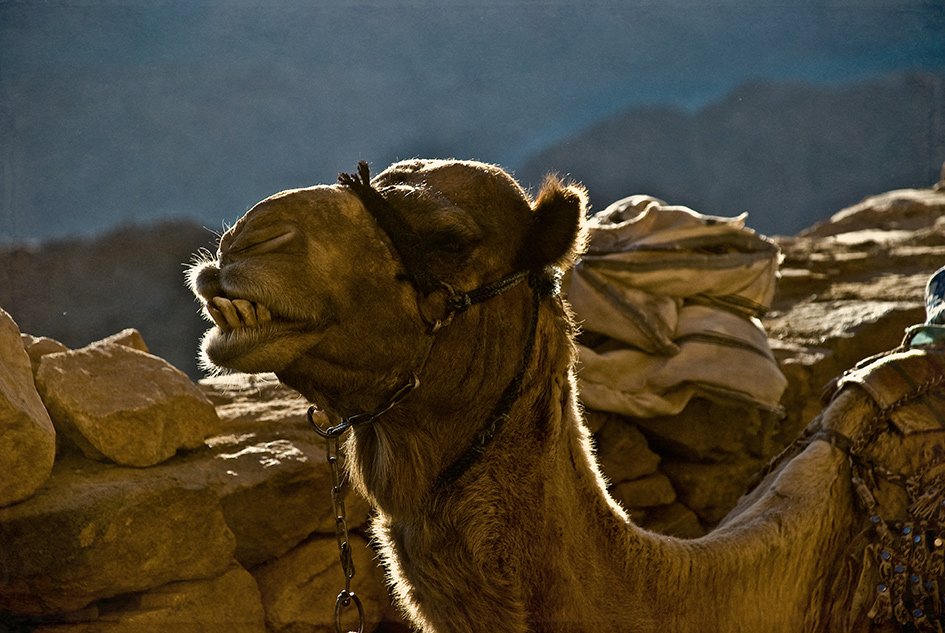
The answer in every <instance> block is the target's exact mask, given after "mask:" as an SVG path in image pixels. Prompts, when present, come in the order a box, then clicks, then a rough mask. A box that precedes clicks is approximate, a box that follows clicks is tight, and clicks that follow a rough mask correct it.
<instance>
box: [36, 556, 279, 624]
mask: <svg viewBox="0 0 945 633" xmlns="http://www.w3.org/2000/svg"><path fill="white" fill-rule="evenodd" d="M92 615H94V616H95V617H94V619H93V620H91V621H87V622H81V621H80V622H72V623H68V624H58V625H48V626H41V627H39V628H36V629H34V630H33V633H154V632H156V631H168V632H173V633H266V625H265V620H264V613H263V608H262V602H261V601H260V598H259V590H258V589H257V587H256V581H255V580H254V579H253V577H252V576H251V575H250V574H249V572H247V571H246V570H245V569H243V568H242V567H239V566H234V567H232V568H231V569H229V570H228V571H227V572H225V573H224V574H223V575H221V576H218V577H216V578H210V579H208V580H191V581H182V582H174V583H170V584H167V585H164V586H161V587H158V588H157V589H152V590H151V591H148V592H145V593H140V594H132V595H128V596H121V597H120V598H118V599H115V600H112V601H108V602H105V603H103V604H102V605H101V606H100V608H99V609H97V610H95V612H94V613H93V614H92Z"/></svg>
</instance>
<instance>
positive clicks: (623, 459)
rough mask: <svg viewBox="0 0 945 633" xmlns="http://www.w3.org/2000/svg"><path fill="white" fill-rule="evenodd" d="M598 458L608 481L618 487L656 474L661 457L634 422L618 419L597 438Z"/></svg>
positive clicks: (603, 429) (611, 422) (601, 430)
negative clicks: (621, 483) (629, 481)
mask: <svg viewBox="0 0 945 633" xmlns="http://www.w3.org/2000/svg"><path fill="white" fill-rule="evenodd" d="M595 440H596V442H595V443H596V446H597V458H598V460H599V461H600V465H601V468H602V469H603V471H604V475H605V476H606V477H607V479H608V481H610V482H611V483H614V484H617V483H620V482H622V481H627V480H630V479H637V478H639V477H643V476H645V475H651V474H653V473H655V472H656V467H657V466H658V465H659V463H660V457H659V455H657V454H656V453H654V452H653V451H651V450H650V448H649V446H648V445H647V443H646V438H645V437H643V434H642V433H640V431H639V430H638V429H637V428H636V427H635V426H634V425H633V424H632V423H630V422H628V421H627V420H625V419H623V418H620V417H618V416H614V417H611V418H609V419H608V421H607V423H606V424H604V426H603V427H602V428H601V429H600V431H599V432H598V433H597V434H596V435H595Z"/></svg>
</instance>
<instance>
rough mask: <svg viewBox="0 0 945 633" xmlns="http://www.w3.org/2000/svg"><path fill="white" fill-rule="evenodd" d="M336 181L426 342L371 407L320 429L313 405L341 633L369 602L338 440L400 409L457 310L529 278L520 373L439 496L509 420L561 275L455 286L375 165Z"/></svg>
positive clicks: (444, 477)
mask: <svg viewBox="0 0 945 633" xmlns="http://www.w3.org/2000/svg"><path fill="white" fill-rule="evenodd" d="M338 182H339V183H340V184H341V185H343V186H345V187H347V188H348V189H349V190H351V192H352V193H354V194H355V195H356V196H358V198H359V199H360V200H361V203H362V204H363V205H364V206H365V208H366V209H367V210H368V212H369V213H370V214H371V215H372V216H373V217H374V219H375V220H376V221H377V224H378V226H380V228H381V229H382V230H383V231H384V232H385V233H386V234H387V236H388V238H389V239H390V241H391V243H392V244H393V246H394V250H395V251H396V255H397V256H398V257H399V258H400V260H401V263H402V264H403V266H404V269H405V271H406V275H405V278H406V280H407V281H409V282H410V283H411V284H412V285H413V287H414V289H415V290H416V292H417V299H418V305H419V306H421V308H420V310H419V313H420V319H421V321H422V325H423V327H424V329H425V333H426V335H427V340H426V345H424V346H422V347H421V349H419V350H418V351H417V354H416V358H415V360H414V363H413V368H412V369H411V370H410V371H409V372H406V373H407V378H406V379H405V380H404V382H403V383H402V384H401V385H400V387H398V388H397V389H396V390H394V392H393V393H392V394H391V395H390V396H389V397H388V398H387V400H385V401H384V402H383V403H382V404H381V405H380V406H378V407H377V408H375V409H374V410H373V411H363V412H359V413H355V414H352V415H348V416H344V417H341V418H340V419H339V420H338V421H337V422H336V423H335V424H332V425H330V426H328V427H322V426H321V425H320V424H318V422H316V421H315V411H316V407H315V406H314V405H313V406H311V407H309V410H308V421H309V424H310V425H311V426H312V428H313V429H315V432H316V433H318V434H319V435H320V436H321V437H322V438H323V439H324V440H325V453H326V457H327V459H328V465H329V470H330V474H331V500H332V506H333V508H334V511H335V539H336V540H337V542H338V551H339V554H340V558H341V569H342V573H343V574H344V588H343V589H342V590H341V592H340V593H339V594H338V596H337V597H336V598H335V611H334V616H335V617H334V620H335V631H336V632H337V633H341V631H342V630H343V627H342V625H341V616H342V614H343V612H344V610H345V609H348V608H350V607H351V606H352V605H354V606H355V607H356V608H357V612H358V629H357V630H358V633H362V632H363V629H364V607H363V605H362V604H361V599H360V598H359V597H358V596H357V594H356V593H354V592H353V591H351V579H352V578H354V573H355V570H354V560H353V558H352V554H351V545H350V543H349V541H348V524H347V518H346V511H345V503H344V492H345V491H344V484H345V480H344V476H343V475H342V474H341V471H340V468H339V457H338V438H339V437H340V436H341V435H342V434H344V433H345V431H347V430H348V429H352V428H355V427H359V426H364V425H367V424H373V423H374V422H376V421H377V420H378V419H380V418H381V417H383V416H384V415H385V414H386V413H387V412H389V411H390V410H392V409H394V408H396V407H397V406H398V405H399V404H400V403H401V402H403V401H404V400H405V399H406V398H407V397H408V396H409V395H410V394H411V393H413V392H414V391H415V390H416V389H417V388H418V387H419V386H420V375H421V374H422V373H423V370H424V369H425V368H426V364H427V361H428V360H429V358H430V354H431V352H432V351H433V345H434V343H435V342H436V337H437V334H438V333H439V332H440V331H441V330H442V329H443V328H444V327H446V326H448V325H449V324H450V323H452V321H453V319H454V318H455V317H456V316H457V315H459V314H462V313H463V312H465V311H466V310H468V309H469V308H470V307H472V306H474V305H476V304H479V303H483V302H485V301H488V300H489V299H493V298H495V297H498V296H500V295H502V294H504V293H506V292H508V291H509V290H511V289H513V288H515V287H517V286H519V285H520V284H521V283H522V282H525V281H527V282H528V285H529V286H530V287H531V289H532V293H531V294H532V301H531V304H532V305H531V317H530V320H529V326H528V335H527V337H526V340H525V345H524V347H523V349H522V355H521V357H520V359H519V363H518V367H517V368H516V371H515V375H514V376H512V379H511V380H509V382H508V383H507V384H506V386H505V389H503V390H502V394H501V395H500V396H499V399H498V400H497V401H496V403H495V405H494V406H493V408H492V411H491V412H490V414H489V416H488V418H487V419H486V423H485V424H484V425H483V426H482V428H480V430H479V431H478V432H477V433H476V435H475V437H474V438H473V442H472V444H471V445H470V446H469V447H468V448H467V449H466V451H465V452H463V454H461V455H460V456H459V457H458V458H456V459H455V460H454V461H453V463H452V464H450V465H449V466H447V467H446V468H444V469H443V471H442V472H441V473H440V474H439V476H438V477H437V478H436V480H435V482H434V484H433V489H432V492H433V493H434V494H436V493H440V492H442V491H445V490H446V489H448V488H449V487H450V486H451V485H452V484H453V483H454V482H456V481H457V480H458V479H459V478H460V477H462V476H463V474H464V473H465V472H466V471H468V470H469V468H470V467H471V466H472V465H473V464H474V463H475V462H476V461H477V460H478V459H479V457H480V456H481V455H482V454H483V453H484V452H485V450H486V448H487V447H488V446H489V444H490V443H491V442H492V441H493V439H495V437H496V435H498V433H499V431H501V430H502V427H503V426H504V425H505V423H506V421H507V420H508V418H509V413H510V412H511V410H512V406H513V405H514V404H515V402H516V401H517V400H518V398H519V396H520V395H521V393H522V385H523V383H524V381H525V371H526V370H527V369H528V364H529V363H530V362H531V358H532V353H533V351H534V348H535V337H536V333H537V330H538V313H539V308H540V305H541V300H542V299H543V298H545V297H551V296H555V295H557V294H558V291H559V278H558V275H557V273H556V272H555V271H553V270H552V269H547V270H542V271H532V270H519V271H515V272H512V273H510V274H508V275H506V276H505V277H502V278H500V279H498V280H496V281H493V282H490V283H486V284H483V285H482V286H479V287H478V288H475V289H473V290H469V291H460V290H457V289H455V288H454V287H453V286H451V285H450V284H448V283H446V282H444V281H442V280H441V279H438V278H437V276H436V275H435V274H434V273H433V271H432V270H431V268H430V266H429V265H428V262H427V258H426V250H425V244H424V243H423V241H422V239H421V238H420V237H419V236H418V235H417V234H416V233H414V232H413V231H412V230H411V229H410V225H409V224H408V223H407V221H406V219H405V218H404V217H403V215H402V214H401V213H400V211H399V210H398V209H397V208H396V207H394V206H393V205H391V204H390V203H389V202H388V201H387V200H386V199H385V198H384V196H383V195H382V194H381V192H380V191H378V190H377V189H375V188H374V187H373V186H372V185H371V175H370V170H369V169H368V165H367V163H366V162H364V161H361V162H359V163H358V171H357V173H356V174H347V173H342V174H339V175H338ZM437 292H442V293H444V297H445V298H444V301H443V313H442V314H440V315H438V316H430V315H427V314H426V313H425V312H424V310H423V308H422V304H423V302H424V300H426V299H429V298H430V297H431V296H432V295H433V294H434V293H437Z"/></svg>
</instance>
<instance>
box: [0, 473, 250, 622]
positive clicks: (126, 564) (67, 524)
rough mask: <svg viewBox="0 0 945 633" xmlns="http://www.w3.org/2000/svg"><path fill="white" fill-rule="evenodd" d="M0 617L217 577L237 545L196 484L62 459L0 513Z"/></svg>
mask: <svg viewBox="0 0 945 633" xmlns="http://www.w3.org/2000/svg"><path fill="white" fill-rule="evenodd" d="M0 543H3V544H4V545H3V547H0V569H2V570H3V573H2V574H0V611H8V612H11V613H15V614H25V615H41V614H47V613H59V612H67V611H74V610H76V609H80V608H82V607H84V606H86V605H88V604H90V603H91V602H93V601H95V600H98V599H101V598H107V597H111V596H116V595H119V594H125V593H130V592H136V591H143V590H147V589H151V588H154V587H156V586H160V585H163V584H166V583H168V582H172V581H177V580H188V579H195V578H207V577H211V576H215V575H218V574H220V573H221V572H223V571H224V570H225V569H226V568H227V567H229V565H230V564H231V561H232V559H233V552H234V550H235V539H234V536H233V533H232V532H231V531H230V529H229V528H228V527H227V525H226V522H225V520H224V516H223V511H222V508H221V507H220V503H219V501H218V499H217V498H216V496H215V495H214V492H213V491H212V490H209V489H207V487H206V486H205V485H203V484H202V482H200V481H199V480H187V479H175V478H172V477H169V476H165V477H161V476H152V474H151V473H150V472H149V471H147V470H142V469H132V468H115V467H111V466H108V465H106V464H101V463H98V462H91V461H88V460H85V459H82V458H81V457H79V456H68V457H65V458H63V459H60V460H59V461H58V462H57V463H56V466H55V468H54V469H53V474H52V476H51V477H50V479H49V481H48V482H47V485H46V486H44V487H43V488H42V489H41V490H40V491H39V492H38V493H37V494H36V495H34V496H33V497H32V498H31V499H29V500H27V501H24V502H23V503H19V504H16V505H13V506H10V507H7V508H0Z"/></svg>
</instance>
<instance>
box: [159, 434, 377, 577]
mask: <svg viewBox="0 0 945 633" xmlns="http://www.w3.org/2000/svg"><path fill="white" fill-rule="evenodd" d="M315 440H316V438H315V437H314V433H312V432H311V431H309V430H308V429H307V428H298V427H295V428H293V427H291V426H282V427H276V428H275V429H269V430H257V431H255V432H252V433H245V432H244V433H241V434H237V435H221V436H217V437H214V438H210V439H209V440H207V443H208V445H209V446H210V447H211V449H212V451H213V458H212V459H211V460H207V459H206V458H201V459H188V460H186V461H188V462H189V463H191V465H192V467H193V468H198V467H199V468H200V469H201V470H202V471H203V472H202V474H201V475H194V477H195V478H197V479H198V480H203V481H205V482H208V484H207V485H210V486H212V488H213V490H215V491H216V492H217V494H219V495H220V498H221V503H222V505H223V512H224V515H225V516H226V521H227V524H228V525H229V526H230V527H231V528H232V530H233V532H234V534H236V539H237V546H236V558H237V560H239V561H240V562H241V563H242V564H243V565H245V566H246V567H253V566H256V565H258V564H260V563H263V562H265V561H268V560H270V559H272V558H275V557H276V556H280V555H281V554H284V553H285V552H287V551H289V550H290V549H291V548H293V547H294V546H295V545H297V544H298V543H299V542H301V541H302V540H304V539H305V538H306V537H308V536H309V534H311V533H313V532H322V533H325V534H334V530H335V519H334V516H335V515H334V511H333V509H332V505H331V494H330V491H331V472H330V470H329V468H328V464H327V462H326V461H325V458H324V453H323V449H322V448H321V446H318V445H316V444H315ZM162 468H163V467H162ZM181 468H183V465H182V466H181V467H180V468H173V469H172V468H171V465H168V470H180V469H181ZM345 506H346V513H347V517H348V525H349V526H350V527H352V528H353V527H355V526H358V525H361V524H363V523H365V522H366V520H367V515H368V510H369V507H368V505H367V503H366V502H364V501H363V500H362V499H360V498H359V497H357V496H356V495H355V494H354V493H353V492H349V494H348V495H347V502H346V504H345Z"/></svg>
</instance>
